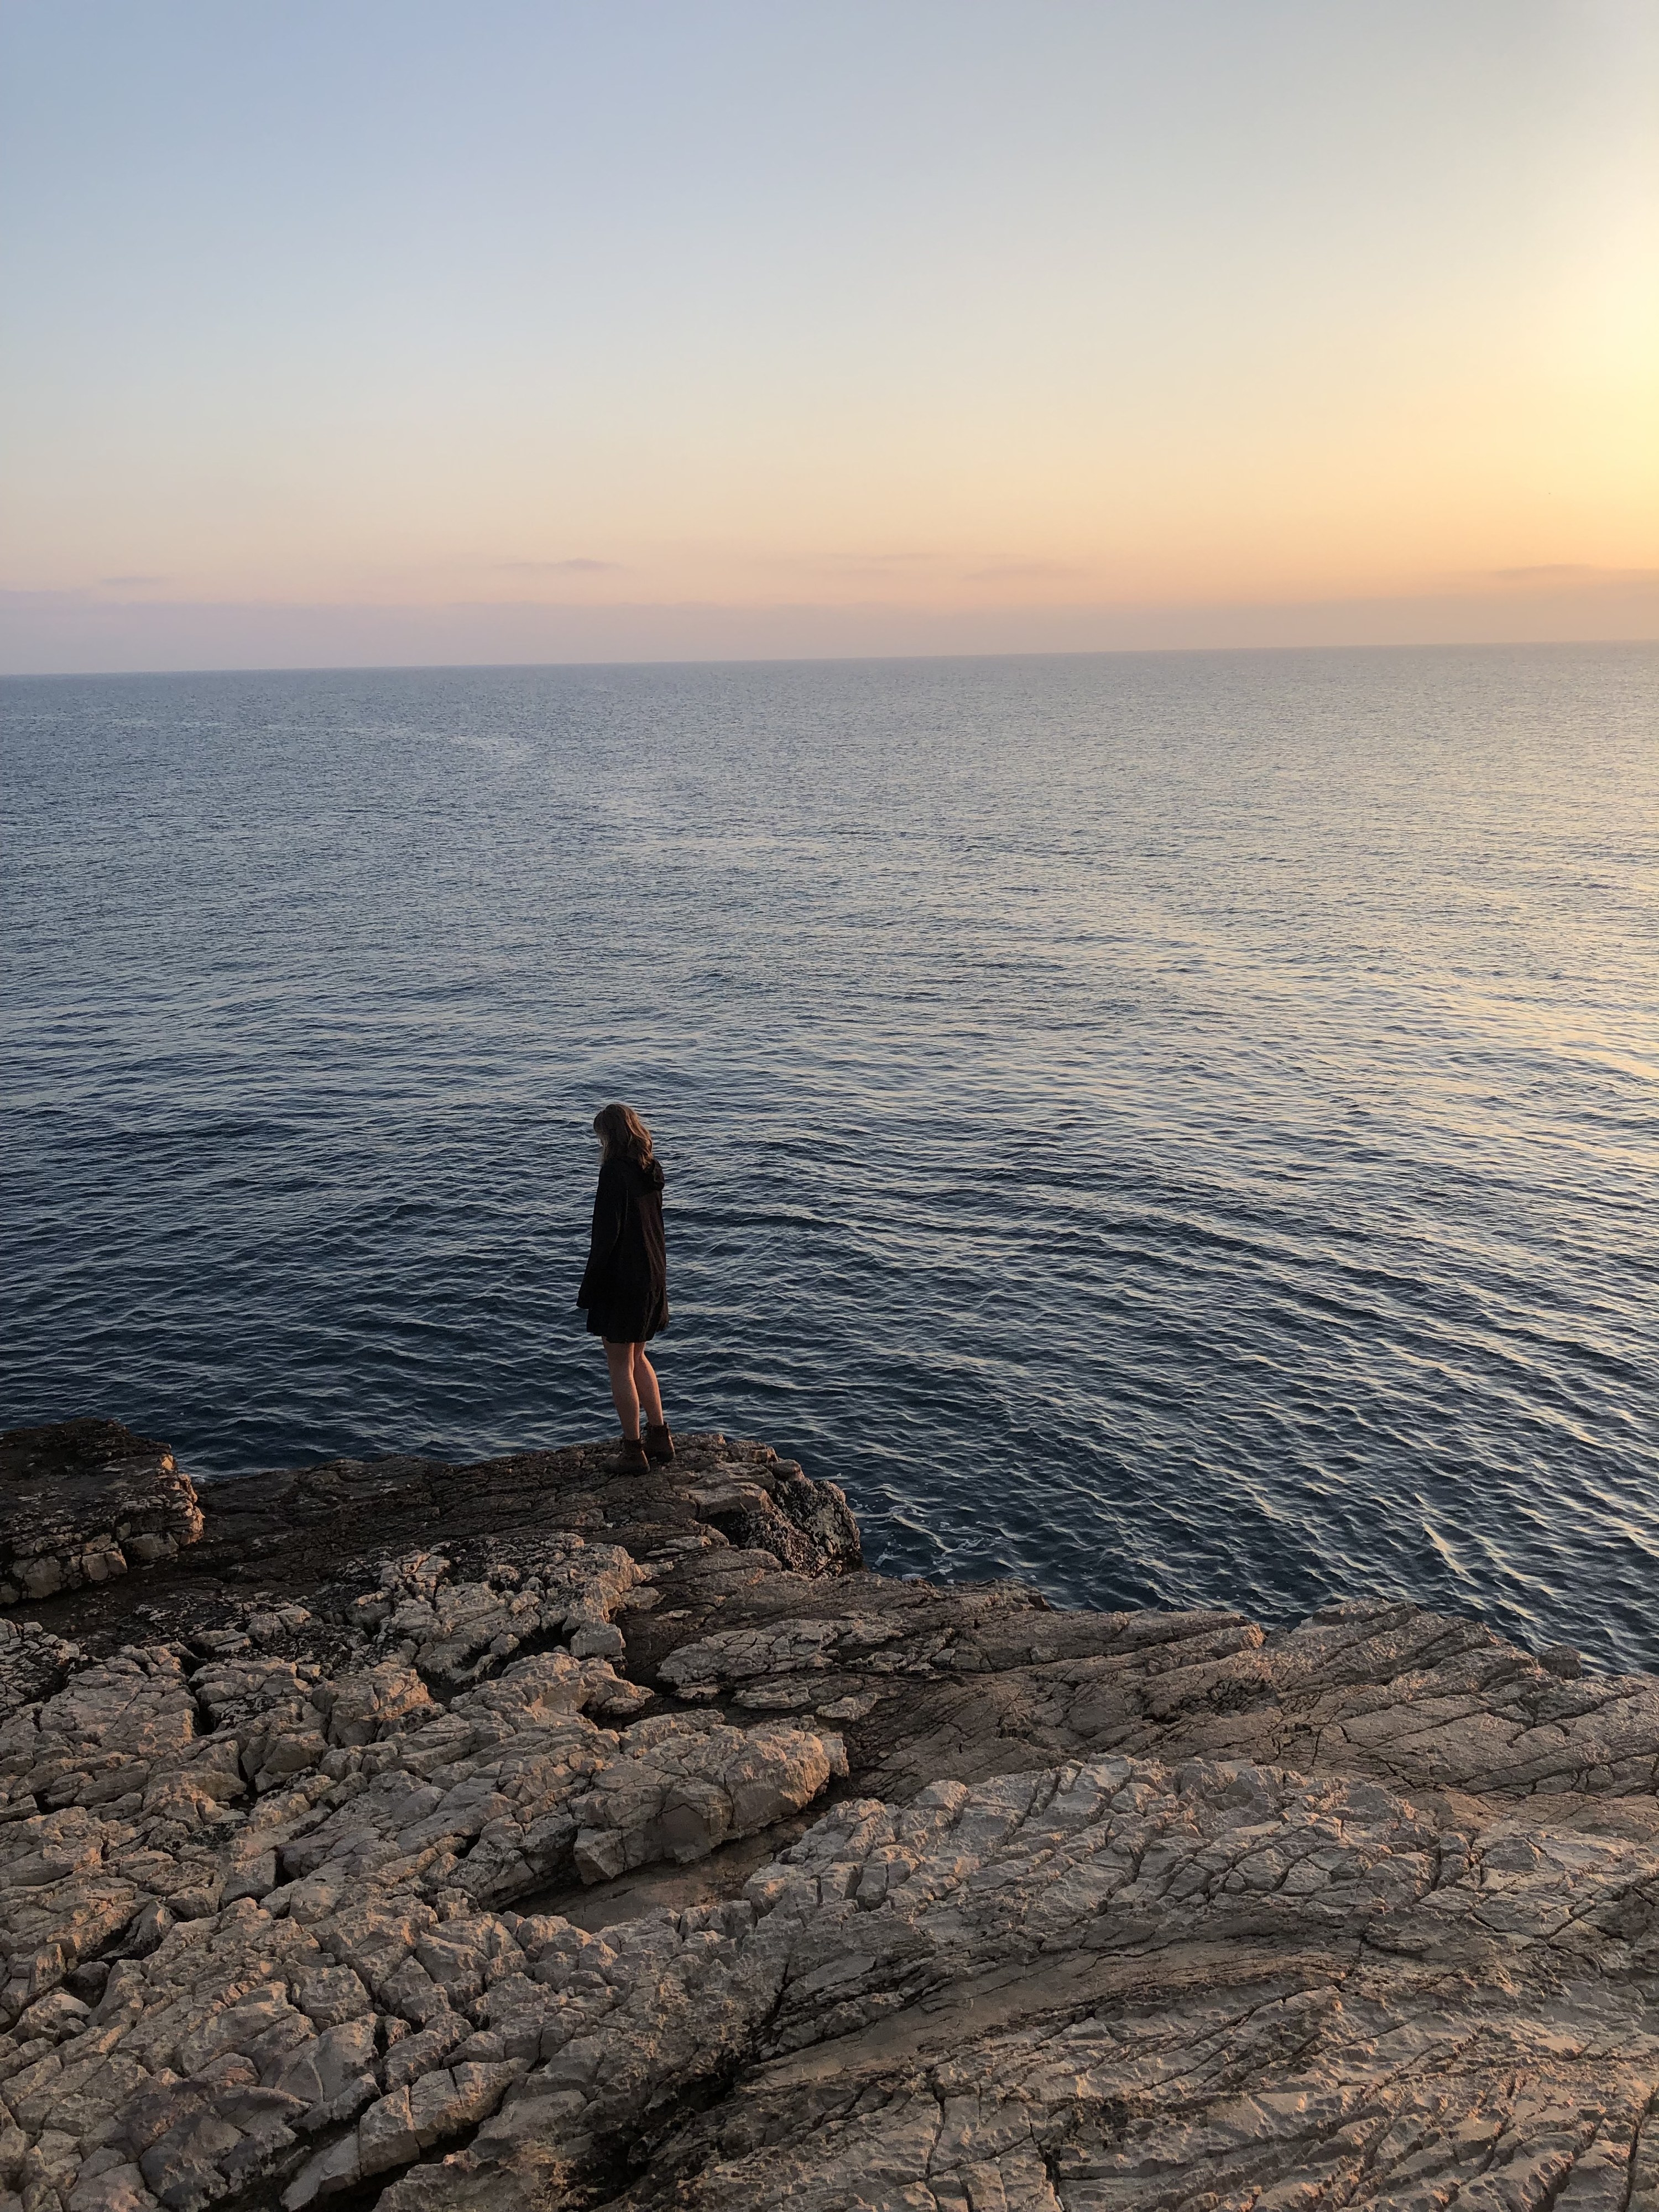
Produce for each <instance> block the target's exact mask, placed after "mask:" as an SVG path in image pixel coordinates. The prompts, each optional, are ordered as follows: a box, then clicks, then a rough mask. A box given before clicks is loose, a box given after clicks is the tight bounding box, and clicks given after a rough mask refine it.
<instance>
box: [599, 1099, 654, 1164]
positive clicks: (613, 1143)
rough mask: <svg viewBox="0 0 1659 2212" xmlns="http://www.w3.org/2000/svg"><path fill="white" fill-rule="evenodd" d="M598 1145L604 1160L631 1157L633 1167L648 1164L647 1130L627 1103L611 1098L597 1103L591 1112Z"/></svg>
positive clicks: (648, 1144) (649, 1137) (648, 1135)
mask: <svg viewBox="0 0 1659 2212" xmlns="http://www.w3.org/2000/svg"><path fill="white" fill-rule="evenodd" d="M593 1128H594V1132H595V1133H596V1134H597V1136H598V1137H599V1148H600V1150H601V1151H602V1152H603V1153H604V1155H605V1158H606V1159H608V1160H632V1161H633V1163H634V1164H635V1167H636V1168H648V1167H649V1166H650V1164H651V1132H650V1130H649V1129H647V1127H646V1126H645V1124H644V1122H643V1121H641V1119H640V1117H639V1115H637V1114H636V1113H635V1111H634V1109H633V1108H632V1107H631V1106H623V1105H620V1104H618V1103H616V1102H615V1101H613V1102H612V1103H611V1104H610V1105H609V1106H601V1107H600V1109H599V1112H598V1113H597V1114H596V1115H594V1116H593Z"/></svg>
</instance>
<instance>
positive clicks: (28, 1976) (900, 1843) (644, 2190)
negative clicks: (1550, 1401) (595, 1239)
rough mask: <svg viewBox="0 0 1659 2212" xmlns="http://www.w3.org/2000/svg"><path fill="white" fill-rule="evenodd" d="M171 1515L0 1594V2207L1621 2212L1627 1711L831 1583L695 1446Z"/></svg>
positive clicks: (1647, 1880)
mask: <svg viewBox="0 0 1659 2212" xmlns="http://www.w3.org/2000/svg"><path fill="white" fill-rule="evenodd" d="M0 1450H3V1451H5V1452H7V1453H9V1455H10V1456H9V1457H8V1459H7V1460H6V1462H5V1464H6V1465H7V1466H8V1467H14V1466H16V1465H18V1464H21V1462H22V1460H23V1459H24V1458H26V1457H27V1458H32V1462H33V1464H34V1465H36V1466H37V1467H39V1466H41V1465H45V1466H46V1467H48V1468H51V1469H52V1470H54V1472H53V1480H54V1481H55V1482H56V1483H57V1484H58V1493H59V1495H60V1496H67V1495H70V1493H71V1492H73V1491H74V1489H75V1483H76V1480H77V1467H78V1462H77V1454H79V1455H82V1457H86V1458H87V1459H88V1467H87V1468H85V1469H82V1470H81V1472H82V1473H84V1474H85V1475H86V1480H87V1485H88V1489H87V1493H86V1494H90V1493H91V1489H92V1488H93V1487H95V1483H96V1481H97V1480H101V1479H102V1478H101V1477H100V1475H99V1473H98V1470H99V1469H100V1468H108V1467H110V1466H112V1465H113V1466H117V1467H122V1468H131V1467H132V1466H134V1465H136V1464H137V1463H138V1462H140V1461H141V1460H142V1459H143V1457H144V1455H151V1457H152V1459H153V1460H155V1462H157V1463H158V1464H159V1459H160V1458H161V1457H167V1464H168V1468H169V1469H171V1460H170V1456H168V1455H166V1454H165V1453H164V1450H163V1448H162V1447H160V1446H155V1445H149V1444H146V1443H143V1441H142V1440H140V1439H137V1438H131V1437H127V1435H126V1432H125V1431H118V1430H117V1427H116V1425H114V1424H112V1423H73V1424H65V1425H64V1426H63V1428H62V1430H61V1431H28V1432H27V1433H26V1436H25V1437H24V1440H23V1442H22V1443H18V1441H17V1439H16V1438H15V1437H13V1438H8V1439H5V1440H3V1442H0ZM122 1479H123V1480H125V1479H126V1478H125V1477H123V1478H122ZM179 1480H180V1481H183V1480H184V1479H183V1478H179ZM185 1488H186V1489H188V1488H189V1486H188V1484H187V1483H186V1484H185ZM191 1495H192V1501H193V1502H192V1508H191V1510H193V1511H194V1512H195V1513H196V1515H197V1521H198V1523H199V1527H198V1529H197V1534H198V1535H199V1541H195V1542H192V1543H191V1544H190V1545H189V1547H188V1548H187V1549H186V1548H183V1547H181V1546H180V1545H179V1543H177V1542H176V1541H175V1544H174V1547H173V1551H172V1553H157V1554H156V1556H155V1559H153V1560H151V1561H150V1562H149V1571H147V1572H146V1573H144V1574H143V1575H134V1574H131V1573H125V1574H119V1575H116V1574H111V1575H107V1576H106V1577H104V1578H103V1579H102V1580H101V1581H98V1580H96V1579H95V1578H94V1577H90V1576H87V1575H83V1576H82V1579H81V1580H80V1581H79V1582H78V1583H77V1582H76V1581H75V1580H74V1579H73V1578H72V1577H60V1580H59V1582H58V1583H57V1584H56V1585H55V1586H54V1587H53V1588H52V1589H51V1590H48V1591H46V1592H45V1593H44V1595H40V1596H37V1597H34V1598H33V1599H29V1600H24V1601H21V1602H19V1603H15V1604H14V1605H13V1606H12V1607H11V1608H10V1610H9V1612H8V1613H6V1614H4V1615H3V1616H0V1925H3V1929H4V1947H5V1951H4V1956H5V1978H4V1986H3V2000H0V2004H3V2021H4V2023H5V2033H3V2034H0V2212H149V2208H151V2207H154V2206H157V2205H159V2206H162V2207H165V2208H167V2212H198V2208H202V2207H204V2206H207V2205H209V2204H211V2203H218V2202H221V2201H223V2202H225V2203H233V2202H234V2203H238V2204H244V2203H245V2204H246V2205H247V2206H248V2207H249V2208H250V2212H253V2208H256V2207H257V2208H258V2212H274V2208H275V2206H276V2202H277V2200H278V2199H280V2200H281V2202H282V2203H283V2205H284V2206H285V2207H286V2208H287V2212H306V2208H307V2207H309V2206H311V2205H313V2204H326V2203H327V2202H328V2200H330V2199H331V2198H334V2197H338V2198H340V2199H341V2212H356V2207H357V2206H359V2205H361V2204H366V2203H369V2202H370V2201H373V2200H374V2199H376V2198H381V2197H383V2198H384V2199H385V2202H386V2212H450V2208H454V2209H455V2212H459V2208H461V2207H473V2206H476V2207H478V2208H483V2207H486V2206H487V2207H489V2208H490V2212H512V2208H516V2207H520V2206H522V2207H523V2208H525V2212H531V2208H532V2207H534V2208H537V2212H552V2208H556V2207H565V2206H568V2207H573V2208H574V2207H596V2206H599V2205H617V2206H619V2207H620V2206H628V2207H631V2208H638V2212H657V2209H658V2208H661V2212H667V2208H669V2207H677V2208H701V2209H702V2212H714V2208H717V2207H718V2208H721V2212H726V2208H731V2212H751V2208H752V2212H763V2208H772V2207H779V2208H781V2207H784V2206H787V2207H789V2208H791V2212H817V2208H822V2212H841V2208H846V2207H871V2208H876V2207H900V2206H903V2207H907V2208H910V2207H915V2208H939V2212H943V2209H944V2208H950V2212H987V2209H988V2208H995V2207H1027V2206H1030V2207H1033V2208H1036V2207H1042V2208H1058V2207H1064V2208H1066V2212H1073V2208H1076V2209H1077V2212H1081V2208H1085V2207H1103V2206H1106V2205H1112V2206H1114V2207H1120V2206H1142V2205H1144V2206H1146V2207H1147V2208H1149V2212H1150V2208H1164V2207H1169V2208H1170V2212H1176V2208H1182V2212H1224V2208H1225V2212H1233V2208H1237V2212H1293V2208H1300V2207H1304V2206H1306V2207H1313V2206H1315V2205H1316V2204H1322V2203H1331V2204H1334V2205H1335V2204H1341V2205H1346V2204H1349V2203H1366V2204H1384V2205H1387V2206H1389V2208H1391V2212H1392V2209H1393V2208H1398V2212H1439V2208H1442V2207H1446V2206H1449V2205H1451V2204H1453V2203H1468V2205H1470V2206H1471V2207H1474V2208H1478V2212H1534V2208H1535V2212H1554V2208H1556V2207H1557V2206H1558V2205H1559V2206H1560V2207H1562V2208H1565V2212H1603V2208H1605V2212H1659V1682H1656V1681H1654V1680H1650V1679H1649V1678H1646V1677H1629V1678H1622V1679H1608V1678H1600V1677H1594V1676H1589V1675H1585V1674H1582V1673H1581V1672H1580V1671H1579V1668H1578V1666H1577V1659H1576V1656H1575V1655H1573V1654H1571V1653H1570V1652H1565V1651H1561V1650H1555V1651H1552V1652H1550V1653H1547V1654H1546V1655H1544V1656H1543V1658H1542V1659H1535V1658H1534V1657H1532V1656H1529V1655H1528V1654H1527V1653H1524V1652H1522V1651H1520V1650H1516V1648H1515V1647H1513V1646H1511V1645H1508V1644H1504V1643H1503V1642H1501V1641H1500V1640H1499V1639H1498V1638H1496V1637H1494V1636H1492V1634H1491V1633H1490V1632H1487V1631H1486V1630H1484V1629H1482V1628H1480V1627H1479V1626H1477V1625H1475V1624H1473V1623H1470V1622H1467V1621H1457V1620H1445V1619H1443V1618H1438V1617H1437V1616H1434V1615H1432V1614H1430V1613H1425V1612H1423V1611H1421V1610H1420V1609H1418V1608H1415V1607H1410V1606H1406V1605H1398V1604H1384V1603H1379V1602H1376V1601H1356V1602H1354V1603H1352V1604H1349V1605H1346V1606H1342V1607H1334V1608H1332V1609H1331V1610H1329V1611H1328V1612H1326V1613H1322V1614H1319V1615H1317V1616H1316V1617H1315V1618H1314V1619H1313V1620H1310V1621H1307V1622H1304V1623H1303V1624H1301V1625H1300V1626H1297V1627H1295V1628H1292V1629H1289V1630H1281V1631H1274V1632H1263V1631H1261V1629H1260V1628H1258V1627H1256V1626H1254V1625H1253V1624H1251V1623H1250V1622H1249V1621H1247V1620H1243V1619H1242V1618H1241V1617H1239V1616H1237V1615H1235V1614H1231V1613H1186V1614H1165V1613H1121V1614H1108V1615H1094V1614H1084V1613H1055V1612H1053V1611H1051V1610H1049V1609H1048V1607H1046V1606H1045V1605H1044V1603H1043V1602H1042V1600H1041V1599H1040V1598H1039V1597H1037V1596H1036V1594H1035V1593H1033V1592H1031V1591H1030V1590H1027V1589H1023V1588H1020V1587H1018V1586H1014V1585H1008V1584H1003V1585H991V1586H982V1587H975V1588H959V1589H947V1588H939V1587H934V1586H930V1585H927V1584H925V1583H894V1582H890V1581H887V1580H886V1579H884V1577H879V1576H877V1575H873V1574H870V1573H866V1572H865V1571H863V1569H862V1566H861V1562H860V1553H859V1546H858V1534H857V1530H856V1528H855V1526H854V1523H853V1521H852V1518H851V1516H850V1515H849V1514H848V1511H847V1508H846V1504H845V1501H844V1500H843V1499H842V1497H841V1495H840V1493H839V1492H837V1491H836V1490H835V1489H834V1487H833V1486H830V1485H827V1484H814V1483H811V1482H809V1481H808V1480H806V1479H805V1476H804V1475H803V1474H802V1473H801V1471H800V1470H799V1468H798V1467H796V1466H795V1465H794V1464H793V1462H787V1461H780V1460H779V1459H778V1458H777V1457H776V1456H775V1454H773V1453H772V1452H771V1451H770V1450H769V1449H767V1448H766V1447H764V1446H761V1445H757V1444H742V1443H728V1442H726V1440H725V1439H724V1438H721V1437H695V1438H689V1439H685V1440H684V1442H683V1444H682V1451H681V1456H680V1458H679V1460H678V1462H675V1463H674V1464H673V1465H671V1466H670V1467H668V1468H657V1469H653V1472H652V1473H651V1474H649V1475H646V1476H633V1475H629V1474H623V1472H622V1471H621V1470H620V1469H618V1468H617V1466H616V1465H615V1462H614V1456H613V1454H612V1453H611V1451H609V1450H607V1449H605V1447H602V1446H579V1447H574V1448H572V1449H568V1450H565V1451H561V1452H541V1453H526V1454H521V1455H513V1456H512V1457H509V1458H507V1459H503V1460H498V1461H494V1462H486V1463H484V1464H483V1465H481V1466H479V1467H476V1468H450V1467H447V1466H443V1465H441V1464H440V1463H438V1462H430V1461H425V1460H409V1459H400V1460H392V1461H386V1462H376V1463H373V1464H365V1463H362V1462H335V1463H333V1464H332V1465H331V1466H330V1467H327V1468H313V1469H310V1470H301V1471H294V1472H289V1473H282V1474H274V1475H270V1476H260V1477H254V1478H250V1479H248V1480H245V1481H241V1482H238V1483H235V1484H224V1485H206V1486H203V1487H202V1489H201V1491H200V1492H199V1498H197V1496H196V1493H193V1492H192V1493H191ZM19 1496H20V1498H21V1504H15V1501H14V1500H13V1498H11V1495H10V1493H8V1501H7V1507H6V1510H7V1511H8V1512H10V1511H12V1510H13V1508H14V1504H15V1510H16V1512H17V1514H18V1515H19V1516H21V1522H20V1525H23V1524H27V1525H28V1526H35V1527H39V1526H41V1525H44V1524H43V1522H42V1521H41V1516H40V1500H41V1496H42V1492H41V1490H40V1485H39V1482H38V1481H35V1482H34V1483H33V1487H31V1485H30V1483H29V1482H25V1483H24V1484H23V1485H21V1488H20V1492H19ZM31 1515H32V1516H33V1521H31V1520H30V1516H31ZM54 1525H57V1526H59V1527H62V1526H66V1525H68V1524H67V1522H64V1517H63V1513H62V1510H61V1509H60V1510H58V1522H57V1523H55V1524H54ZM82 1525H83V1526H86V1525H90V1524H89V1523H83V1524H82ZM15 1555H16V1554H15V1553H14V1554H13V1555H12V1556H15ZM33 1556H39V1557H46V1556H48V1553H47V1552H45V1551H43V1552H41V1553H38V1554H35V1555H33ZM50 1556H52V1557H53V1558H59V1557H70V1556H76V1557H80V1558H82V1559H84V1558H85V1556H86V1548H85V1547H84V1546H83V1547H82V1551H81V1552H80V1553H73V1554H72V1553H70V1551H69V1550H67V1549H62V1548H60V1550H59V1551H58V1552H52V1553H50ZM19 1587H20V1590H21V1585H20V1586H19ZM348 2198H349V2203H348V2202H347V2199H348Z"/></svg>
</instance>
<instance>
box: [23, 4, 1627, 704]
mask: <svg viewBox="0 0 1659 2212" xmlns="http://www.w3.org/2000/svg"><path fill="white" fill-rule="evenodd" d="M0 26H3V40H0V43H3V52H0V63H3V79H4V89H3V113H0V140H3V152H0V176H3V197H4V217H3V243H0V271H3V288H4V298H5V301H6V308H5V314H4V330H3V340H0V343H3V359H4V381H5V390H6V399H5V405H4V440H5V447H4V453H5V459H4V471H3V476H4V486H3V501H4V505H3V517H0V520H3V564H0V585H3V586H4V587H5V588H4V591H3V593H0V665H3V666H4V667H7V668H10V669H13V670H25V671H27V670H39V671H50V670H53V669H73V668H94V667H108V668H142V667H188V666H219V665H279V664H301V665H304V664H313V663H315V664H338V663H350V662H354V661H370V662H376V661H428V660H434V661H443V660H458V661H459V660H517V659H524V660H529V659H611V658H638V657H643V658H678V657H696V656H700V655H704V654H715V655H720V656H723V657H724V656H743V655H745V654H750V653H754V654H769V653H844V652H852V653H863V652H875V653H880V652H900V653H902V652H913V651H914V652H931V651H1001V650H1022V649H1042V648H1044V647H1070V648H1079V647H1080V648H1087V647H1108V646H1116V645H1140V644H1194V645H1203V644H1209V643H1232V642H1263V643H1268V642H1273V643H1295V642H1301V641H1330V642H1345V641H1352V642H1363V641H1370V640H1372V639H1398V640H1401V641H1411V640H1414V639H1435V638H1468V639H1481V638H1510V637H1522V638H1525V637H1538V638H1545V637H1593V636H1626V637H1628V636H1651V635H1659V589H1656V585H1659V9H1656V8H1655V7H1654V6H1653V5H1652V0H1364V4H1361V0H1260V3H1259V4H1258V0H1137V4H1134V5H1127V4H1116V3H1115V0H1089V3H1088V4H1071V3H1070V0H878V4H865V0H819V4H812V5H806V4H800V0H759V4H752V5H750V4H743V5H732V4H716V3H715V0H684V4H666V3H665V4H638V3H637V0H592V4H583V5H562V4H556V3H555V0H534V4H530V0H525V3H524V4H519V0H467V4H465V6H463V5H461V4H459V0H445V4H435V0H325V4H313V0H280V4H279V0H196V4H191V5H176V4H172V0H115V4H83V0H51V4H49V5H46V4H40V0H27V3H26V4H25V0H8V4H5V5H4V6H3V8H0Z"/></svg>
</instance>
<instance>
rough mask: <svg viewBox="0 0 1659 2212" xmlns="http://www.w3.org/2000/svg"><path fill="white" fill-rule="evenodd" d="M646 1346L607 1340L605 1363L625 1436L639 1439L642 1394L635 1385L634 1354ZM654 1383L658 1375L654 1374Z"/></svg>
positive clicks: (612, 1397)
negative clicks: (613, 1342) (609, 1372)
mask: <svg viewBox="0 0 1659 2212" xmlns="http://www.w3.org/2000/svg"><path fill="white" fill-rule="evenodd" d="M643 1349H644V1346H641V1345H637V1344H612V1343H611V1340H610V1338H609V1337H606V1338H605V1365H606V1366H607V1367H608V1368H609V1369H610V1370H611V1403H612V1404H613V1405H614V1406H615V1407H616V1408H617V1419H618V1420H619V1421H620V1422H621V1423H622V1428H623V1436H624V1437H631V1438H634V1439H635V1440H637V1439H638V1437H639V1433H640V1394H639V1392H638V1391H637V1390H636V1389H635V1387H634V1355H635V1352H641V1351H642V1350H643ZM651 1379H652V1382H653V1383H655V1381H656V1379H657V1378H656V1376H654V1375H653V1376H652V1378H651Z"/></svg>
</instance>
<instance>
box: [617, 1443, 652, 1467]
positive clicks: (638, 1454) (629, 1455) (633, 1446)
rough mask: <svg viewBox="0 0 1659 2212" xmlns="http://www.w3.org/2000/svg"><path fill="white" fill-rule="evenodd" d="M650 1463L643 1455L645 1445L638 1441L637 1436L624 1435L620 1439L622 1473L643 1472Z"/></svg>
mask: <svg viewBox="0 0 1659 2212" xmlns="http://www.w3.org/2000/svg"><path fill="white" fill-rule="evenodd" d="M650 1464H651V1462H650V1461H649V1460H648V1459H647V1457H646V1455H645V1446H644V1445H643V1444H642V1443H641V1442H640V1440H639V1438H638V1437H623V1440H622V1465H623V1474H644V1473H645V1471H646V1469H647V1468H648V1467H649V1466H650Z"/></svg>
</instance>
